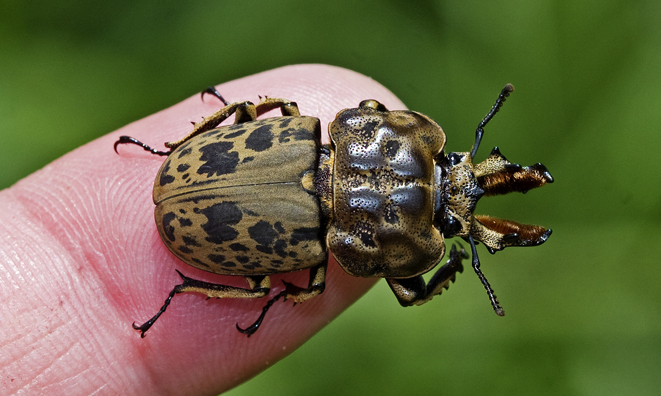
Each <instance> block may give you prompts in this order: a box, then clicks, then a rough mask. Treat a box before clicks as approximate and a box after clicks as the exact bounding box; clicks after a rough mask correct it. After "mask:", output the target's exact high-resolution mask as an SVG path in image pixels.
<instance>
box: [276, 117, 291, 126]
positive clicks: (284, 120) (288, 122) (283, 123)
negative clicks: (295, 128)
mask: <svg viewBox="0 0 661 396" xmlns="http://www.w3.org/2000/svg"><path fill="white" fill-rule="evenodd" d="M293 120H294V118H285V119H283V120H282V122H281V123H280V125H278V128H281V129H284V128H287V127H288V126H289V124H290V123H291V122H292V121H293Z"/></svg>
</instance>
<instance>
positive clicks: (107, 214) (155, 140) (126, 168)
mask: <svg viewBox="0 0 661 396" xmlns="http://www.w3.org/2000/svg"><path fill="white" fill-rule="evenodd" d="M217 89H218V90H219V92H221V93H222V95H223V96H224V97H225V99H227V100H228V101H230V102H233V101H243V100H251V101H253V102H255V103H257V101H258V95H262V96H271V97H283V98H287V99H290V100H292V101H295V102H297V103H298V105H299V108H300V110H301V114H303V115H311V116H316V117H318V118H320V119H321V122H322V132H323V133H324V135H325V136H324V139H325V140H324V142H328V136H327V124H328V123H329V122H330V121H332V120H333V119H334V118H335V114H336V113H337V112H338V111H340V110H342V109H344V108H348V107H356V106H358V103H360V101H361V100H363V99H371V98H374V99H378V100H379V101H381V102H382V103H384V104H385V105H386V107H388V108H391V109H403V108H404V105H403V104H402V103H401V102H400V101H399V100H398V99H397V98H396V97H395V96H394V95H393V94H392V93H390V92H389V91H388V90H386V89H385V88H384V87H382V86H381V85H379V84H378V83H376V82H374V81H373V80H371V79H370V78H367V77H365V76H362V75H359V74H356V73H354V72H351V71H348V70H344V69H340V68H335V67H330V66H323V65H299V66H289V67H284V68H280V69H275V70H271V71H268V72H265V73H261V74H257V75H253V76H250V77H246V78H242V79H240V80H235V81H231V82H228V83H225V84H222V85H220V86H218V87H217ZM220 106H222V104H221V103H220V102H219V101H218V100H216V99H215V98H213V97H210V96H206V97H205V100H204V102H203V101H201V100H200V96H199V95H195V96H193V97H191V98H188V99H186V100H184V101H183V102H181V103H179V104H176V105H174V106H172V107H170V108H168V109H166V110H163V111H161V112H159V113H157V114H154V115H151V116H149V117H146V118H144V119H142V120H140V121H136V122H134V123H132V124H130V125H128V126H126V127H124V128H121V129H120V130H118V131H115V132H113V133H110V134H108V135H106V136H104V137H101V138H99V139H97V140H95V141H93V142H91V143H89V144H86V145H85V146H83V147H80V148H78V149H77V150H74V151H73V152H71V153H69V154H67V155H65V156H64V157H62V158H60V159H58V160H56V161H54V162H53V163H51V164H49V165H48V166H46V167H45V168H44V169H42V170H40V171H38V172H36V173H34V174H33V175H30V176H29V177H27V178H25V179H23V180H22V181H20V182H18V183H17V184H16V185H14V186H12V187H11V188H8V189H6V190H3V191H1V192H0V208H2V211H0V224H2V226H1V227H0V240H2V242H3V243H2V245H0V295H1V296H2V302H1V303H0V328H1V330H0V374H1V377H0V394H2V395H9V394H15V393H20V392H25V393H26V394H48V395H60V394H61V395H63V394H66V395H79V394H80V395H82V394H85V395H87V394H122V395H131V394H141V395H144V394H178V395H186V394H195V395H200V394H210V395H214V394H218V393H220V392H223V391H225V390H227V389H230V388H232V387H234V386H236V385H238V384H239V383H241V382H243V381H245V380H247V379H249V378H250V377H252V376H254V375H255V374H257V373H258V372H260V371H262V370H264V369H266V368H267V367H268V366H269V365H271V364H273V363H275V362H276V361H278V360H279V359H281V358H283V357H284V356H286V355H287V354H289V353H291V352H292V351H293V350H295V349H296V348H297V347H298V346H300V345H301V344H302V343H303V342H305V341H306V340H307V339H308V338H310V337H311V336H312V335H313V334H314V333H316V332H317V331H319V330H320V329H321V328H322V327H323V326H325V325H326V324H327V323H329V322H330V321H331V320H332V319H333V318H335V317H336V316H337V315H339V313H340V312H342V311H343V310H344V309H345V308H347V307H348V306H349V305H350V304H351V303H352V302H353V301H355V300H356V299H358V298H359V297H360V296H361V295H362V294H363V293H365V291H366V290H367V289H369V287H370V286H371V285H372V284H373V283H374V280H369V279H358V278H354V277H351V276H349V275H347V274H346V273H344V272H343V271H342V270H341V268H340V267H339V266H338V265H337V263H336V262H335V261H334V260H333V258H332V257H331V260H330V263H329V269H328V276H327V279H326V289H325V292H324V293H323V294H322V295H320V296H318V297H315V298H313V299H311V300H309V301H306V302H305V303H303V304H300V305H297V306H296V307H292V306H291V305H292V303H291V302H287V303H284V304H283V303H281V302H278V303H276V304H275V305H274V306H273V307H272V308H271V310H270V311H269V314H268V316H267V317H266V319H265V321H264V323H263V325H262V326H261V328H260V329H259V331H258V332H257V333H255V334H254V335H253V336H252V337H250V338H247V337H246V336H245V335H243V334H241V333H239V332H238V331H237V330H236V328H235V323H237V322H238V323H239V324H240V325H241V326H243V327H245V326H247V325H249V324H251V323H253V322H254V321H255V319H257V317H258V316H259V314H260V313H261V309H262V307H263V305H264V304H265V303H266V301H267V300H268V297H266V298H262V299H254V300H240V299H236V300H232V299H224V300H217V299H213V300H208V301H206V300H205V298H204V297H203V296H201V295H198V294H181V295H177V296H176V297H175V298H174V300H173V302H172V304H171V305H170V307H169V308H168V311H167V312H166V313H165V314H164V315H163V316H162V317H161V318H160V319H159V321H158V322H156V324H155V325H154V327H153V328H152V329H151V330H150V331H149V332H148V333H147V336H146V338H144V339H142V338H140V334H139V333H138V332H136V331H134V330H133V329H132V328H131V323H132V322H134V321H135V322H136V323H138V324H141V323H143V322H144V321H146V320H147V319H149V318H150V317H151V316H152V315H153V314H154V313H156V311H157V310H158V309H159V308H160V307H161V305H162V304H163V301H164V299H165V298H166V296H167V295H168V293H169V292H170V290H172V288H173V287H174V286H175V285H177V284H179V283H180V278H179V276H178V275H177V274H176V272H175V270H179V271H181V272H182V273H184V274H185V275H187V276H189V277H193V278H196V279H200V280H203V281H208V282H213V283H222V284H228V285H236V286H241V287H245V286H246V285H245V281H244V280H243V278H242V277H229V276H220V275H214V274H210V273H206V272H204V271H200V270H197V269H195V268H193V267H190V266H188V265H186V264H184V263H183V262H182V261H180V260H179V259H177V258H176V257H175V256H174V255H172V254H171V253H170V252H169V251H168V250H167V248H166V247H165V246H164V245H163V244H162V242H161V240H160V238H159V236H158V233H157V231H156V226H155V224H154V218H153V211H154V205H153V203H152V199H151V192H152V184H153V180H154V178H155V176H156V173H157V171H158V169H159V167H160V165H161V163H162V162H163V158H162V157H157V156H153V155H151V154H149V153H147V152H145V151H143V150H142V149H140V148H139V147H135V146H130V147H129V146H123V147H121V148H120V149H119V151H120V155H117V154H115V153H114V151H113V143H114V142H115V141H116V140H117V139H118V137H119V136H120V135H129V136H133V137H136V138H138V139H140V140H141V141H143V142H145V143H147V144H150V145H152V146H153V147H157V148H160V147H161V146H160V145H161V144H162V143H163V142H166V141H172V140H177V139H179V138H181V137H183V136H185V135H186V134H187V133H188V132H189V131H190V129H191V125H190V121H199V120H200V119H201V117H202V116H206V115H210V114H211V113H213V112H214V111H216V110H217V109H218V108H219V107H220ZM277 115H279V113H277V111H276V112H273V113H269V114H268V115H266V116H267V117H268V116H277ZM45 127H47V126H45ZM307 276H308V274H307V271H301V272H297V273H291V274H283V275H275V276H273V277H272V278H271V279H272V285H273V289H272V291H271V296H273V295H275V293H277V292H279V291H280V290H282V288H283V285H282V281H281V280H283V279H285V280H287V281H288V282H292V283H295V284H297V285H300V286H304V285H306V284H307Z"/></svg>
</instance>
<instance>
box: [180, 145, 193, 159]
mask: <svg viewBox="0 0 661 396" xmlns="http://www.w3.org/2000/svg"><path fill="white" fill-rule="evenodd" d="M191 152H192V150H191V148H190V147H186V148H185V149H182V150H181V151H179V156H178V157H177V158H181V157H184V156H187V155H189V154H190V153H191Z"/></svg>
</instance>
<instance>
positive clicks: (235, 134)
mask: <svg viewBox="0 0 661 396" xmlns="http://www.w3.org/2000/svg"><path fill="white" fill-rule="evenodd" d="M246 132H247V131H246V130H245V129H242V130H240V131H236V132H232V133H228V134H227V135H226V136H225V139H234V138H235V137H239V136H241V135H243V134H244V133H246Z"/></svg>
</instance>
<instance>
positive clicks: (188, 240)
mask: <svg viewBox="0 0 661 396" xmlns="http://www.w3.org/2000/svg"><path fill="white" fill-rule="evenodd" d="M181 239H182V240H183V241H184V245H186V246H201V245H200V244H199V242H197V240H196V239H195V237H192V236H187V235H184V236H183V237H182V238H181Z"/></svg>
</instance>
